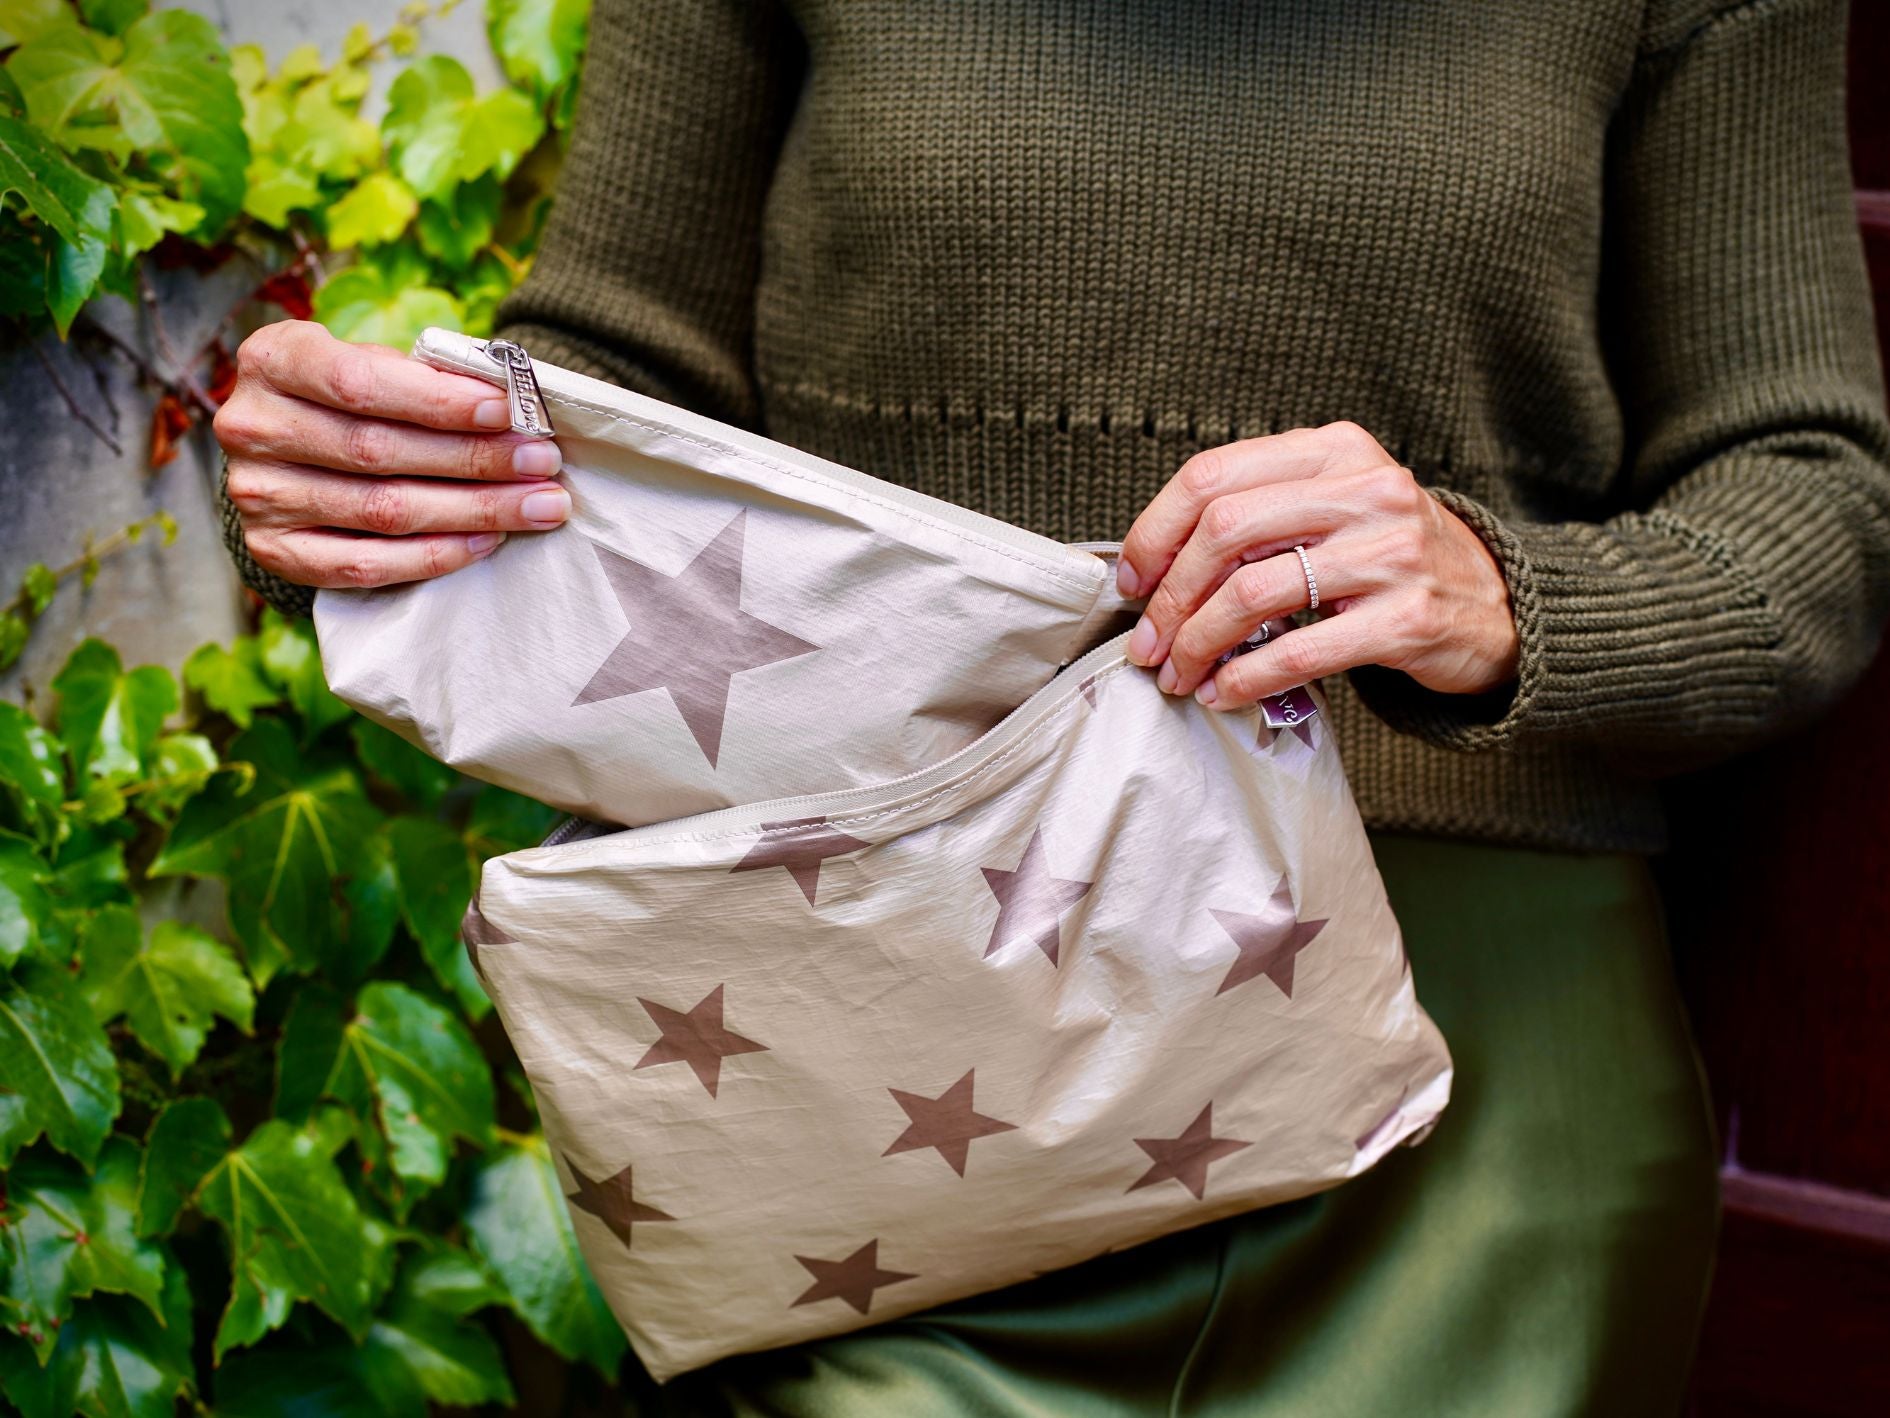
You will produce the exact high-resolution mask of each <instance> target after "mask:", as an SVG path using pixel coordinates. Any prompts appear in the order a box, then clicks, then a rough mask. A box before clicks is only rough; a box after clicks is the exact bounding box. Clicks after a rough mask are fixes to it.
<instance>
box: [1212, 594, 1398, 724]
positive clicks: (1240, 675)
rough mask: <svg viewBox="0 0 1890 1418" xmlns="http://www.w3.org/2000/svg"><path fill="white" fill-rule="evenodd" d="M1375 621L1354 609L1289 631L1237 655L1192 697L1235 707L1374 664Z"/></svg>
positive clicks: (1367, 612)
mask: <svg viewBox="0 0 1890 1418" xmlns="http://www.w3.org/2000/svg"><path fill="white" fill-rule="evenodd" d="M1360 604H1361V607H1363V606H1364V604H1365V603H1363V602H1361V603H1360ZM1377 619H1378V617H1376V616H1374V615H1373V614H1372V612H1371V611H1370V610H1368V609H1359V610H1352V611H1348V612H1346V613H1345V614H1343V615H1335V616H1328V617H1327V618H1326V619H1324V620H1320V621H1315V622H1313V624H1311V625H1308V626H1305V627H1304V628H1302V629H1299V630H1293V631H1289V632H1287V633H1286V634H1285V635H1282V636H1280V637H1279V638H1278V639H1276V640H1273V641H1270V642H1269V643H1267V644H1265V645H1262V646H1261V647H1260V648H1259V649H1257V650H1249V651H1248V652H1247V653H1246V654H1244V655H1236V656H1235V657H1234V658H1233V659H1231V660H1229V661H1228V662H1227V663H1226V664H1224V665H1222V666H1221V667H1220V668H1219V669H1218V670H1216V671H1215V672H1214V675H1213V677H1212V678H1211V679H1209V680H1207V681H1206V682H1205V683H1204V684H1202V685H1201V686H1200V687H1199V688H1198V689H1196V690H1195V692H1194V697H1195V698H1196V699H1197V700H1198V701H1200V702H1201V703H1202V704H1205V705H1207V706H1208V707H1209V708H1212V709H1239V708H1241V707H1243V706H1245V705H1248V704H1252V703H1253V702H1254V701H1255V700H1256V699H1265V698H1266V697H1267V696H1268V695H1269V694H1279V693H1281V692H1282V691H1284V690H1288V689H1291V688H1293V687H1294V686H1295V685H1301V684H1310V683H1312V681H1314V680H1316V679H1319V678H1321V677H1322V676H1325V675H1334V674H1339V673H1341V672H1342V671H1345V670H1349V669H1353V668H1354V667H1356V666H1358V665H1370V664H1375V663H1377V660H1378V656H1377V654H1376V653H1375V652H1374V649H1373V647H1374V645H1375V644H1377V643H1378V640H1379V638H1380V637H1379V636H1378V633H1377V628H1376V626H1375V622H1376V620H1377Z"/></svg>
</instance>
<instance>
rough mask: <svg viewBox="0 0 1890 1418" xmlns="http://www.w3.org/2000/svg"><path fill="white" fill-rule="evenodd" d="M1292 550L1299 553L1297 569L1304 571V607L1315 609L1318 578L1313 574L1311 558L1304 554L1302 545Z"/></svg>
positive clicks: (1310, 609)
mask: <svg viewBox="0 0 1890 1418" xmlns="http://www.w3.org/2000/svg"><path fill="white" fill-rule="evenodd" d="M1293 550H1294V551H1296V552H1297V553H1299V569H1300V570H1301V571H1303V572H1305V573H1306V609H1307V610H1309V611H1316V610H1318V609H1319V578H1318V577H1317V576H1315V575H1313V569H1312V558H1311V557H1310V556H1307V555H1306V548H1305V547H1303V546H1302V547H1294V548H1293Z"/></svg>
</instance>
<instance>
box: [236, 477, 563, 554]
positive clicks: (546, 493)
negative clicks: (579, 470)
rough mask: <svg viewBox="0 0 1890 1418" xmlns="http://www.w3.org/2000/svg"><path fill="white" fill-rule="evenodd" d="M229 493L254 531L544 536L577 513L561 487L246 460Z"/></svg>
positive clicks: (539, 483)
mask: <svg viewBox="0 0 1890 1418" xmlns="http://www.w3.org/2000/svg"><path fill="white" fill-rule="evenodd" d="M228 487H229V490H230V491H229V496H230V500H231V501H232V502H234V503H235V504H236V509H237V511H238V512H239V513H241V514H242V515H243V517H244V519H245V521H246V523H249V524H252V525H256V526H262V527H271V526H274V527H283V528H290V529H294V528H307V527H314V528H321V527H344V528H348V529H351V530H354V531H360V532H375V533H378V534H379V535H381V536H395V537H397V536H410V535H412V534H414V533H416V532H495V531H496V532H542V531H548V530H550V529H551V528H553V527H556V526H559V525H561V524H562V523H563V522H564V520H565V518H566V517H568V516H569V515H570V512H571V495H570V494H569V493H568V492H566V491H565V490H564V489H563V488H562V487H560V486H559V485H558V484H557V483H555V482H554V483H546V482H516V483H471V482H467V483H455V482H446V481H444V480H439V479H428V478H363V477H356V476H354V475H353V474H351V473H332V472H325V471H322V470H320V469H316V468H285V467H278V466H273V465H269V464H254V463H250V462H247V461H246V462H244V463H241V464H235V465H232V466H231V468H230V474H229V482H228Z"/></svg>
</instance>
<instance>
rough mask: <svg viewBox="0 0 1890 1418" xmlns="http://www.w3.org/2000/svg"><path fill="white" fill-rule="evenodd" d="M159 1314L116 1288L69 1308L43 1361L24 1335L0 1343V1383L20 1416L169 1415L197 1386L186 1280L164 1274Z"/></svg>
mask: <svg viewBox="0 0 1890 1418" xmlns="http://www.w3.org/2000/svg"><path fill="white" fill-rule="evenodd" d="M163 1302H164V1318H163V1320H162V1321H160V1320H159V1319H158V1318H157V1317H156V1316H155V1315H153V1314H152V1313H151V1312H150V1311H149V1310H147V1309H146V1308H145V1307H144V1306H143V1305H140V1304H138V1303H137V1302H135V1301H132V1300H126V1299H122V1298H120V1297H119V1296H116V1295H100V1296H98V1297H96V1298H94V1299H92V1300H88V1301H86V1302H84V1303H83V1304H80V1305H78V1306H77V1307H75V1309H74V1312H73V1315H72V1318H71V1319H69V1320H68V1321H66V1323H65V1324H64V1325H63V1326H62V1327H61V1329H60V1331H59V1342H58V1343H57V1344H56V1345H55V1346H54V1348H53V1352H52V1357H51V1359H50V1360H49V1361H48V1362H47V1364H46V1367H45V1368H43V1369H42V1368H41V1367H40V1366H39V1364H38V1362H37V1361H36V1360H35V1358H34V1355H33V1351H32V1349H31V1347H30V1346H29V1345H27V1344H26V1343H24V1342H23V1341H22V1342H17V1343H12V1344H8V1345H7V1346H6V1347H5V1348H4V1349H0V1386H3V1387H4V1388H5V1391H6V1395H7V1397H8V1398H10V1399H12V1400H13V1402H14V1403H15V1404H16V1405H17V1406H18V1408H19V1410H20V1412H21V1414H22V1415H23V1418H70V1415H71V1414H73V1413H75V1412H76V1413H80V1414H83V1415H85V1418H172V1416H173V1415H174V1414H175V1413H176V1411H177V1400H178V1398H179V1397H180V1396H182V1397H185V1398H188V1397H190V1396H191V1395H192V1394H193V1393H194V1392H195V1387H196V1381H195V1375H194V1372H193V1365H192V1363H191V1356H190V1331H191V1315H190V1284H189V1281H188V1280H187V1279H186V1278H185V1275H184V1272H183V1269H182V1268H181V1267H179V1266H175V1265H173V1266H170V1267H168V1268H167V1269H166V1271H165V1276H164V1296H163Z"/></svg>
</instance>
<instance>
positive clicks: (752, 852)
mask: <svg viewBox="0 0 1890 1418" xmlns="http://www.w3.org/2000/svg"><path fill="white" fill-rule="evenodd" d="M866 845H867V844H866V843H865V842H862V841H861V840H860V839H859V838H857V837H849V836H847V834H846V833H844V832H836V831H835V830H834V829H833V828H831V827H829V826H828V825H827V819H826V818H824V817H800V818H795V819H793V820H792V821H789V822H764V823H762V824H761V840H760V841H758V842H756V843H755V845H754V846H752V847H750V848H749V849H748V855H747V856H745V857H743V858H742V859H741V860H740V861H739V862H737V863H735V865H734V866H733V867H731V868H730V869H729V870H730V871H731V872H737V871H760V870H762V869H763V868H764V867H786V868H787V872H788V875H789V876H791V877H793V878H794V884H795V885H796V886H798V887H800V889H801V895H803V896H805V897H806V898H807V904H808V905H809V906H811V905H813V904H814V893H815V891H817V890H818V889H819V887H820V864H821V863H822V862H824V861H826V860H827V858H829V857H844V856H845V855H846V854H847V853H849V852H857V851H859V850H860V848H862V847H864V846H866Z"/></svg>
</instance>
